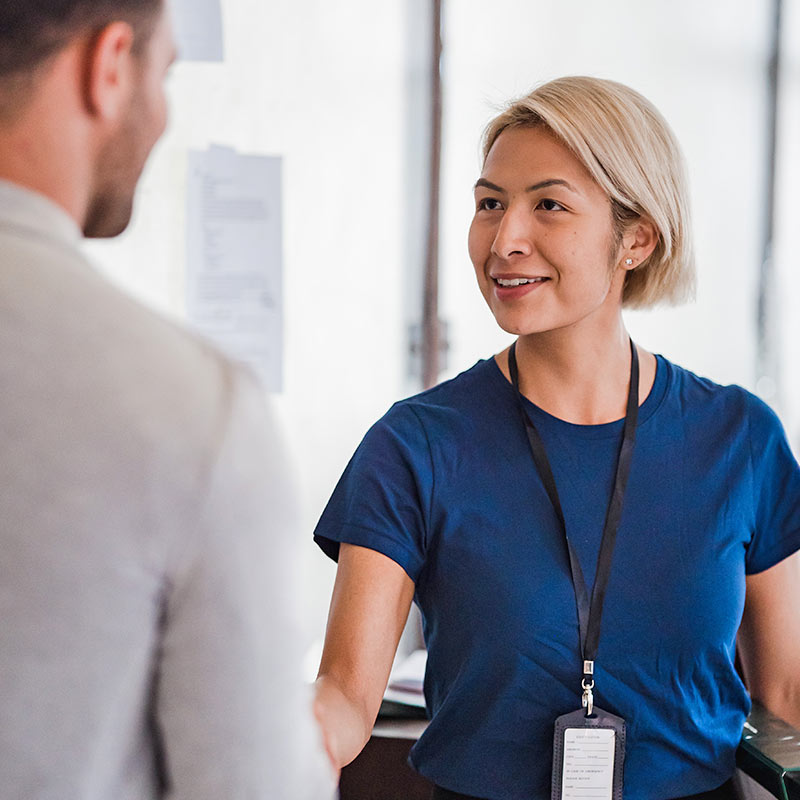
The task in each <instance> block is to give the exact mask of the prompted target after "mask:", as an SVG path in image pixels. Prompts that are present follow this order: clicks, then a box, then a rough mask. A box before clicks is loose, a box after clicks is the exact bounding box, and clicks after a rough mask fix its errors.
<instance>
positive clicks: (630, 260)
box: [625, 258, 633, 266]
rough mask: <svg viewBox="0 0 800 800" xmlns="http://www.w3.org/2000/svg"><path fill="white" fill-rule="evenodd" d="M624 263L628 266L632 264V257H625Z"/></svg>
mask: <svg viewBox="0 0 800 800" xmlns="http://www.w3.org/2000/svg"><path fill="white" fill-rule="evenodd" d="M625 263H626V264H627V265H628V266H630V265H631V264H633V259H632V258H626V259H625Z"/></svg>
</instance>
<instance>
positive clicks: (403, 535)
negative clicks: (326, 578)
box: [314, 403, 433, 582]
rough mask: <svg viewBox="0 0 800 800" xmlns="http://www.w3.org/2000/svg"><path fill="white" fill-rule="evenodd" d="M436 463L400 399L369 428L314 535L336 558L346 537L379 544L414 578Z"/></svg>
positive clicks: (374, 546) (422, 551) (425, 532)
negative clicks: (434, 463) (433, 464)
mask: <svg viewBox="0 0 800 800" xmlns="http://www.w3.org/2000/svg"><path fill="white" fill-rule="evenodd" d="M432 491H433V468H432V463H431V453H430V447H429V444H428V440H427V436H426V433H425V430H424V428H423V425H422V422H421V421H420V419H419V417H418V415H417V413H416V412H415V410H414V409H413V408H412V407H411V406H410V405H409V404H407V403H397V404H395V405H394V406H392V408H391V409H390V410H389V411H388V412H387V413H386V415H385V416H384V417H383V418H381V419H380V420H379V421H378V422H376V423H375V425H373V426H372V428H370V430H369V431H368V432H367V435H366V436H365V437H364V439H363V441H362V442H361V444H360V445H359V447H358V449H357V450H356V452H355V453H354V455H353V457H352V459H351V460H350V463H349V464H348V465H347V468H346V469H345V471H344V474H343V475H342V477H341V479H340V480H339V483H338V484H337V486H336V488H335V489H334V492H333V495H332V496H331V499H330V501H329V502H328V505H327V506H326V508H325V511H324V512H323V514H322V517H321V518H320V520H319V523H318V524H317V527H316V529H315V531H314V540H315V541H316V542H317V544H318V545H319V546H320V547H321V548H322V550H323V551H324V552H325V553H326V554H327V555H328V556H330V557H331V558H333V559H334V560H336V559H337V558H338V556H339V545H340V544H341V543H342V542H345V543H347V544H355V545H359V546H361V547H367V548H369V549H371V550H376V551H378V552H379V553H383V555H385V556H387V557H388V558H391V559H392V561H395V562H396V563H397V564H399V565H400V566H401V567H402V568H403V569H404V570H405V571H406V572H407V573H408V575H409V577H410V578H411V579H412V580H413V581H415V582H416V580H417V578H418V576H419V573H420V571H421V569H422V567H423V564H424V562H425V552H426V548H427V542H428V521H429V510H430V499H431V495H432Z"/></svg>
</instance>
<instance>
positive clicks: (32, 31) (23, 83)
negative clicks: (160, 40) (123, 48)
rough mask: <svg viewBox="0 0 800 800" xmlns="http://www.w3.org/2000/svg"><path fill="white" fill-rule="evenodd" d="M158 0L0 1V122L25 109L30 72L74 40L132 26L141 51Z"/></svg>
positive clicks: (32, 77)
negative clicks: (119, 25)
mask: <svg viewBox="0 0 800 800" xmlns="http://www.w3.org/2000/svg"><path fill="white" fill-rule="evenodd" d="M163 2H164V0H0V121H2V120H6V121H8V120H9V119H10V118H13V116H14V115H15V113H16V112H17V111H18V110H19V109H20V108H21V107H22V106H24V104H25V101H26V100H27V99H28V97H29V95H30V91H31V88H32V86H33V82H34V80H35V76H36V73H37V71H38V70H39V69H41V68H42V67H44V66H45V65H46V64H47V62H48V61H49V59H50V58H51V57H52V56H53V55H55V54H56V53H58V52H59V51H60V50H61V49H62V48H63V47H65V46H66V45H67V44H69V42H70V41H71V40H72V39H73V38H74V37H75V36H78V35H82V34H85V33H87V32H90V31H94V30H100V29H102V28H104V27H105V26H106V25H108V24H110V23H111V22H114V21H115V20H123V21H125V22H128V23H130V24H131V26H132V27H133V30H134V33H135V37H136V38H135V40H134V48H136V49H138V50H141V49H142V48H143V47H144V46H145V44H146V43H147V40H148V38H149V36H150V33H151V32H152V30H153V26H154V25H155V22H156V20H157V18H158V13H159V11H160V10H161V8H162V6H163Z"/></svg>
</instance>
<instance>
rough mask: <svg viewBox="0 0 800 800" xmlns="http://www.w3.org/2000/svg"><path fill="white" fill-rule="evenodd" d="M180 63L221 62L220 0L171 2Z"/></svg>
mask: <svg viewBox="0 0 800 800" xmlns="http://www.w3.org/2000/svg"><path fill="white" fill-rule="evenodd" d="M170 9H171V12H172V21H173V26H174V28H175V40H176V41H177V43H178V55H179V58H180V59H181V61H222V60H223V59H224V53H223V45H222V9H221V7H220V0H170Z"/></svg>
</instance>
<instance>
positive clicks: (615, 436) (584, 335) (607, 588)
mask: <svg viewBox="0 0 800 800" xmlns="http://www.w3.org/2000/svg"><path fill="white" fill-rule="evenodd" d="M469 253H470V257H471V259H472V262H473V265H474V267H475V273H476V276H477V280H478V285H479V287H480V289H481V292H482V293H483V296H484V298H485V300H486V302H487V303H488V305H489V308H490V309H491V311H492V313H493V314H494V316H495V318H496V320H497V322H498V324H499V325H500V327H501V328H503V329H504V330H505V331H508V332H509V333H512V334H515V335H516V336H517V339H516V341H515V342H514V344H513V345H512V346H511V347H510V348H509V349H508V350H506V351H504V352H502V353H499V354H498V355H496V356H495V357H494V358H490V359H487V360H484V361H480V362H478V363H477V364H476V365H475V366H474V367H472V368H471V369H469V370H467V371H466V372H464V373H462V374H461V375H459V376H458V377H456V378H454V379H452V380H450V381H446V382H445V383H442V384H440V385H439V386H437V387H435V388H433V389H430V390H429V391H427V392H423V393H422V394H420V395H417V396H416V397H412V398H409V399H407V400H403V401H401V402H399V403H396V404H395V405H394V406H393V407H392V408H391V409H390V410H389V411H388V413H387V414H386V415H385V416H384V417H383V418H382V419H381V420H379V421H378V422H377V423H376V424H375V425H374V426H373V427H372V428H371V429H370V431H369V432H368V433H367V435H366V437H365V438H364V440H363V442H362V443H361V445H360V446H359V448H358V450H357V451H356V453H355V455H354V456H353V458H352V460H351V462H350V464H349V465H348V467H347V470H346V471H345V473H344V475H343V476H342V478H341V480H340V482H339V484H338V486H337V487H336V490H335V491H334V494H333V496H332V498H331V500H330V502H329V504H328V506H327V508H326V510H325V512H324V514H323V516H322V518H321V520H320V522H319V525H318V526H317V529H316V532H315V537H316V540H317V542H318V543H319V544H320V546H321V547H322V549H323V550H324V551H325V552H326V553H327V554H328V555H330V556H331V557H333V558H337V559H338V562H339V566H338V571H337V578H336V584H335V587H334V591H333V598H332V601H331V611H330V617H329V623H328V631H327V635H326V642H325V651H324V654H323V659H322V664H321V666H320V677H319V680H318V689H317V702H316V709H317V714H318V716H319V718H320V720H321V722H322V725H323V729H324V731H325V736H326V743H327V746H328V750H329V753H330V755H331V758H332V759H333V760H334V762H335V763H336V764H337V765H338V766H342V765H344V764H346V763H348V762H349V761H351V760H352V759H353V758H354V757H355V756H356V755H357V754H358V752H359V751H360V750H361V748H362V747H363V745H364V743H365V742H366V741H367V739H368V738H369V735H370V731H371V727H372V724H373V722H374V719H375V716H376V714H377V710H378V707H379V705H380V701H381V697H382V694H383V691H384V688H385V685H386V680H387V677H388V674H389V670H390V667H391V664H392V659H393V656H394V653H395V649H396V647H397V642H398V639H399V636H400V633H401V631H402V629H403V625H404V622H405V619H406V617H407V614H408V611H409V607H410V604H411V602H412V599H413V600H415V601H416V602H417V604H418V605H419V607H420V610H421V612H422V618H423V626H424V634H425V640H426V644H427V647H428V653H429V655H428V667H427V673H426V677H425V697H426V704H427V709H428V713H429V715H430V720H431V721H430V725H429V726H428V728H427V730H426V732H425V733H424V734H423V736H422V737H421V739H420V740H419V742H418V743H417V744H416V745H415V747H414V749H413V750H412V754H411V762H412V764H413V765H414V766H415V767H416V769H418V770H419V772H420V773H422V774H423V775H425V776H426V777H428V778H429V779H430V780H431V781H432V782H433V783H434V784H435V785H436V787H437V788H436V789H435V791H434V795H433V796H434V798H441V799H442V800H444V798H484V799H485V800H531V798H537V799H538V798H547V797H551V796H552V797H553V798H561V797H563V798H578V797H587V796H594V797H607V798H612V797H613V798H622V797H625V798H654V800H655V799H657V800H665V799H666V798H685V797H700V798H708V799H709V800H710V799H711V798H729V797H732V796H733V790H732V787H731V783H730V779H731V776H732V773H733V772H734V768H735V760H734V754H735V750H736V747H737V745H738V742H739V739H740V736H741V732H742V725H743V723H744V720H745V717H746V715H747V713H748V711H749V707H750V699H749V696H748V693H747V691H746V689H745V686H744V685H743V683H742V681H741V680H740V678H739V676H738V674H737V671H736V669H735V667H734V659H735V654H736V642H737V632H738V634H739V646H740V652H741V656H742V662H743V665H744V667H745V672H746V674H747V678H748V683H749V688H750V690H751V691H752V693H753V694H754V696H757V697H759V698H760V699H762V700H763V701H764V702H765V703H766V704H767V705H768V706H770V707H771V708H772V709H773V710H774V711H776V712H777V713H779V714H781V715H782V716H784V717H786V718H787V719H790V720H791V721H794V722H800V699H798V698H800V677H798V669H797V664H798V663H800V623H798V619H797V615H796V614H790V613H787V612H786V610H785V609H786V608H787V607H794V608H796V607H797V605H798V599H800V598H798V584H799V583H800V582H798V581H797V575H798V570H799V567H798V564H800V562H798V559H799V558H800V556H798V555H794V554H795V553H796V551H798V550H799V549H800V467H799V466H798V464H797V461H796V460H795V458H794V457H793V455H792V454H791V451H790V449H789V446H788V443H787V441H786V436H785V434H784V432H783V430H782V428H781V425H780V423H779V421H778V419H777V417H776V416H775V415H774V414H773V412H772V411H770V409H769V408H768V407H767V406H765V405H764V404H763V403H762V402H761V401H759V400H758V399H757V398H756V397H754V396H753V395H751V394H749V393H748V392H746V391H745V390H744V389H741V388H739V387H736V386H727V387H723V386H719V385H717V384H715V383H713V382H711V381H709V380H707V379H704V378H700V377H698V376H696V375H694V374H692V373H691V372H689V371H687V370H685V369H682V368H681V367H678V366H676V365H674V364H672V363H670V362H669V361H668V360H667V359H665V358H664V357H662V356H657V355H653V354H652V353H649V352H647V351H646V350H644V349H642V348H641V347H639V346H638V345H635V344H634V343H633V342H632V341H631V339H630V337H629V335H628V333H627V331H626V329H625V324H624V320H623V315H622V310H623V307H648V306H652V305H655V304H657V303H660V302H673V303H674V302H678V301H680V300H683V299H684V298H686V297H687V296H688V295H689V294H690V293H691V290H692V286H693V276H694V272H693V270H694V260H693V254H692V243H691V232H690V224H689V212H688V200H687V187H686V180H685V176H684V168H683V160H682V157H681V154H680V150H679V147H678V144H677V142H676V141H675V138H674V135H673V134H672V132H671V130H670V128H669V126H668V125H667V124H666V122H665V121H664V120H663V118H662V117H661V115H660V114H659V112H658V111H657V110H656V109H655V108H654V107H653V106H652V105H651V104H650V103H649V102H648V101H647V100H646V99H645V98H643V97H642V96H641V95H639V94H638V93H636V92H634V91H633V90H631V89H629V88H628V87H626V86H623V85H621V84H618V83H614V82H612V81H606V80H599V79H593V78H581V77H573V78H562V79H559V80H555V81H551V82H550V83H547V84H544V85H542V86H540V87H538V88H537V89H535V90H534V91H533V92H531V94H529V95H528V96H526V97H524V98H522V99H521V100H518V101H516V102H514V103H512V104H511V105H510V106H509V107H508V108H507V109H506V110H505V111H504V112H503V113H501V114H500V115H499V116H498V117H497V118H496V119H495V120H493V121H492V122H491V123H490V125H489V127H488V129H487V131H486V135H485V143H484V162H483V170H482V172H481V176H480V178H479V179H478V181H477V183H476V184H475V216H474V219H473V221H472V225H471V228H470V232H469ZM745 592H746V597H747V603H746V605H745ZM743 613H744V619H743ZM740 623H741V628H740ZM754 623H755V624H754Z"/></svg>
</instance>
